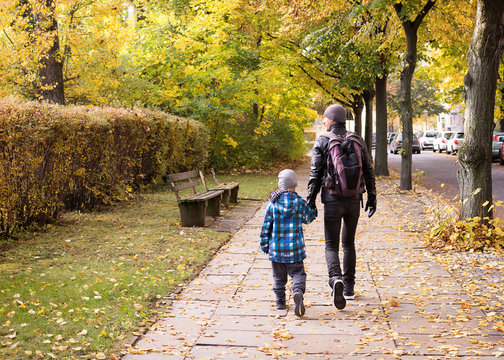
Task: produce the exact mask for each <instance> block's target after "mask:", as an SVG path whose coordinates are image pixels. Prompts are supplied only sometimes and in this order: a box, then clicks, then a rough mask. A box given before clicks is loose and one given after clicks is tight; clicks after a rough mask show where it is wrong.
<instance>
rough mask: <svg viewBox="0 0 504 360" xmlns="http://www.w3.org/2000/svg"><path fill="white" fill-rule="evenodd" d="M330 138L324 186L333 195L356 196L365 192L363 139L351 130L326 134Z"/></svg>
mask: <svg viewBox="0 0 504 360" xmlns="http://www.w3.org/2000/svg"><path fill="white" fill-rule="evenodd" d="M324 136H325V137H328V138H329V143H328V146H327V151H328V154H327V175H326V177H325V180H324V186H325V187H326V188H327V189H328V190H329V193H330V194H331V195H332V196H336V197H354V196H356V195H360V194H362V193H363V192H364V174H363V172H362V146H363V144H362V141H361V139H360V137H359V136H358V135H357V134H356V133H354V132H351V131H347V132H346V133H345V135H336V134H334V133H332V132H327V133H326V134H324Z"/></svg>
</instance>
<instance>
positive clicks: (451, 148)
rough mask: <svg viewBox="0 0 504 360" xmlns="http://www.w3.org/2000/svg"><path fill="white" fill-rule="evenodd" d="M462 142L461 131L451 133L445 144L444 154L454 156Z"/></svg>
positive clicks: (462, 135) (462, 134)
mask: <svg viewBox="0 0 504 360" xmlns="http://www.w3.org/2000/svg"><path fill="white" fill-rule="evenodd" d="M463 142H464V133H463V132H462V131H460V132H456V133H453V136H452V137H450V138H449V139H448V140H447V142H446V153H447V154H455V153H456V152H457V151H458V149H460V147H461V146H462V143H463Z"/></svg>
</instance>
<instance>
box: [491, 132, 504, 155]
mask: <svg viewBox="0 0 504 360" xmlns="http://www.w3.org/2000/svg"><path fill="white" fill-rule="evenodd" d="M503 141H504V132H496V131H494V132H493V139H492V161H494V160H497V159H498V158H499V149H500V146H501V144H502V142H503Z"/></svg>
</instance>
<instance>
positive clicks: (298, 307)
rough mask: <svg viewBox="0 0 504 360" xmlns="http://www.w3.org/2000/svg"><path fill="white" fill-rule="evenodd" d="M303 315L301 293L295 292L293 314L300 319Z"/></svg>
mask: <svg viewBox="0 0 504 360" xmlns="http://www.w3.org/2000/svg"><path fill="white" fill-rule="evenodd" d="M304 313H305V306H304V303H303V293H302V292H296V293H294V314H296V315H297V316H299V317H301V316H303V315H304Z"/></svg>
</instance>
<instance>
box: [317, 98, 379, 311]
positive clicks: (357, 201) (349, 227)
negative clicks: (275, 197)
mask: <svg viewBox="0 0 504 360" xmlns="http://www.w3.org/2000/svg"><path fill="white" fill-rule="evenodd" d="M345 123H346V110H345V108H344V107H343V106H341V105H336V104H334V105H330V106H329V107H328V108H327V109H326V110H325V112H324V126H325V128H326V130H327V133H325V134H322V135H320V136H319V137H317V139H316V140H315V145H314V146H313V150H312V160H311V169H310V180H309V181H308V198H307V202H308V204H309V205H310V207H312V208H313V209H316V205H315V199H316V197H317V194H318V193H319V191H320V190H321V189H322V192H321V200H322V203H323V204H324V233H325V255H326V263H327V270H328V272H329V286H330V287H331V289H332V296H333V302H334V305H335V306H336V308H338V309H344V308H345V306H346V301H347V300H353V299H355V291H354V285H355V265H356V252H355V232H356V230H357V223H358V221H359V215H360V207H361V203H362V193H363V192H365V191H367V202H366V208H365V211H368V210H369V213H368V216H369V217H371V216H373V214H374V213H375V211H376V186H375V178H374V174H373V165H372V163H371V158H370V157H369V154H368V152H367V148H366V146H365V144H364V141H363V139H362V138H361V137H360V136H358V135H357V134H355V133H350V132H347V130H346V127H345ZM349 135H352V137H351V139H353V141H354V142H355V143H356V145H357V147H360V150H359V149H358V148H357V147H356V146H355V145H354V148H355V149H356V150H358V151H357V153H358V156H359V157H360V158H361V164H360V166H361V167H360V169H361V170H362V174H361V175H360V178H359V182H360V185H359V189H358V191H357V193H356V194H354V195H350V196H348V195H347V194H338V193H337V192H336V191H334V190H333V188H334V181H328V180H331V176H328V157H329V142H330V140H331V139H332V138H338V139H340V140H344V139H349V138H350V137H349ZM345 144H348V142H346V143H343V144H341V146H340V149H341V148H343V147H344V145H345ZM340 151H341V150H340ZM351 151H353V150H351ZM354 155H355V154H354ZM332 157H333V156H331V157H330V158H332ZM330 166H331V167H332V164H331V165H330ZM331 172H332V169H331ZM332 177H335V176H334V174H333V176H332ZM338 181H339V179H336V182H338ZM364 185H365V190H364ZM328 187H329V188H328ZM341 230H342V231H341ZM340 233H341V246H342V248H343V268H342V267H341V265H340V258H339V245H340ZM342 270H343V271H342Z"/></svg>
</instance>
